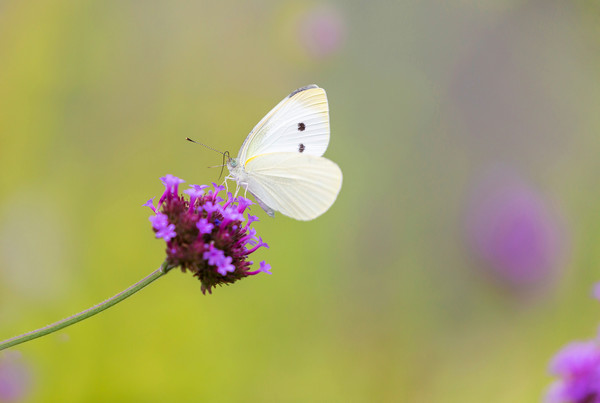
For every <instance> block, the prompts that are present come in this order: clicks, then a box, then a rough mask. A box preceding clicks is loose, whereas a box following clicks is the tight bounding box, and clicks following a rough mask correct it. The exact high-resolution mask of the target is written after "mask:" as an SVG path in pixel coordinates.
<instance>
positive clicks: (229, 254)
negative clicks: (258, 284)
mask: <svg viewBox="0 0 600 403" xmlns="http://www.w3.org/2000/svg"><path fill="white" fill-rule="evenodd" d="M161 180H162V181H163V184H164V185H165V187H166V190H165V192H164V194H163V195H162V196H161V198H160V200H159V202H158V206H156V207H154V205H153V204H152V199H151V200H149V201H148V202H147V203H145V204H144V206H148V207H150V208H151V209H152V211H153V212H154V215H152V216H150V221H151V222H152V228H153V230H154V232H155V234H156V237H157V238H162V239H164V240H165V242H166V244H167V248H166V252H167V263H168V265H169V267H170V268H173V267H177V266H179V267H181V270H182V271H191V272H192V273H193V274H194V276H196V277H197V278H198V279H199V280H200V282H201V283H202V292H203V293H205V292H206V291H208V292H209V293H210V292H211V291H212V288H213V287H215V286H216V285H221V284H231V283H233V282H235V281H237V280H239V279H242V278H244V277H247V276H251V275H255V274H258V273H262V272H266V271H265V270H263V268H264V267H265V262H261V264H260V267H261V269H260V270H256V271H250V265H251V264H252V262H250V261H248V259H247V258H248V256H249V255H250V254H252V253H254V252H255V251H256V250H257V249H258V248H259V247H265V248H268V247H269V246H268V245H267V244H266V243H264V242H263V241H262V238H261V237H256V230H255V229H254V228H250V224H251V222H252V221H256V220H255V219H253V220H251V219H250V217H252V216H251V215H250V214H248V222H247V223H246V225H245V226H244V225H243V223H244V221H245V217H244V214H243V213H244V211H245V210H246V209H247V208H248V207H249V206H250V205H251V204H252V202H251V201H250V200H248V199H246V198H243V197H233V195H231V194H229V195H228V198H227V201H225V203H223V204H221V203H222V202H223V199H222V198H221V197H219V192H221V191H223V190H224V187H223V186H217V185H216V184H214V183H213V187H214V190H211V191H208V192H206V191H205V189H206V188H207V186H205V185H202V186H198V185H191V189H189V190H185V191H184V192H183V193H184V194H187V195H188V196H189V200H186V199H185V197H184V196H183V195H180V194H179V190H178V186H179V185H180V184H181V183H183V180H181V179H179V178H176V177H174V176H172V175H167V176H165V177H163V178H161ZM269 267H270V266H269ZM268 274H271V273H268Z"/></svg>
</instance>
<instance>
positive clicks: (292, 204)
mask: <svg viewBox="0 0 600 403" xmlns="http://www.w3.org/2000/svg"><path fill="white" fill-rule="evenodd" d="M246 174H247V176H246V180H247V181H248V190H249V191H250V192H251V193H252V194H253V195H254V197H255V198H256V199H257V201H258V202H259V204H260V205H261V206H263V205H266V206H268V207H269V210H270V211H271V214H269V215H272V212H273V210H275V211H280V212H281V213H282V214H284V215H287V216H289V217H292V218H295V219H297V220H312V219H313V218H316V217H318V216H320V215H321V214H323V213H324V212H325V211H327V209H329V207H331V205H332V204H333V202H334V201H335V199H336V197H337V195H338V193H339V191H340V189H341V187H342V171H341V170H340V168H339V167H338V166H337V164H335V163H334V162H332V161H330V160H328V159H327V158H323V157H318V156H313V155H304V154H298V153H269V154H261V155H258V156H256V157H255V158H252V159H251V160H249V161H248V163H247V164H246ZM263 208H264V207H263ZM269 210H266V209H265V211H267V213H268V212H269Z"/></svg>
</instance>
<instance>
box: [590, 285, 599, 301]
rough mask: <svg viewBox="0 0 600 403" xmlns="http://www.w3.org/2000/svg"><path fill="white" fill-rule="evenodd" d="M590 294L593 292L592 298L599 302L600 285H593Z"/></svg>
mask: <svg viewBox="0 0 600 403" xmlns="http://www.w3.org/2000/svg"><path fill="white" fill-rule="evenodd" d="M592 292H593V296H594V298H596V299H597V300H600V283H596V284H594V289H593V291H592Z"/></svg>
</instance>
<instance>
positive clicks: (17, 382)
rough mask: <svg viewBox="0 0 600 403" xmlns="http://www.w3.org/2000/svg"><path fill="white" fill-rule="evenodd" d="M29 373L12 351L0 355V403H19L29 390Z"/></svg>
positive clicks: (18, 356)
mask: <svg viewBox="0 0 600 403" xmlns="http://www.w3.org/2000/svg"><path fill="white" fill-rule="evenodd" d="M30 383H31V373H30V371H29V368H28V367H27V365H25V363H24V362H23V361H22V360H21V357H20V354H19V353H17V352H14V351H9V352H5V353H4V354H2V355H0V402H16V401H21V400H23V398H24V397H25V395H26V394H27V392H28V390H29V385H30Z"/></svg>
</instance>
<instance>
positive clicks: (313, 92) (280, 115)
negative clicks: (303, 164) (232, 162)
mask: <svg viewBox="0 0 600 403" xmlns="http://www.w3.org/2000/svg"><path fill="white" fill-rule="evenodd" d="M328 144H329V107H328V104H327V95H326V93H325V90H323V89H322V88H319V87H317V86H316V85H311V86H307V87H303V88H300V89H298V90H296V91H294V92H292V93H291V94H290V95H288V96H287V97H286V98H285V99H284V100H282V101H281V102H280V103H279V104H277V106H275V108H273V109H272V110H271V111H270V112H269V113H268V114H267V115H266V116H265V117H264V118H263V119H262V120H261V121H260V122H259V123H258V124H257V125H256V126H255V127H254V129H253V130H252V132H250V134H249V135H248V138H247V139H246V141H245V142H244V144H243V145H242V147H241V149H240V153H239V156H238V159H239V161H240V163H242V164H246V163H247V162H249V161H250V160H251V159H252V158H254V157H256V156H258V155H260V154H264V153H267V152H268V153H276V152H285V153H288V152H291V153H299V154H305V155H317V156H321V155H323V154H324V153H325V150H326V149H327V145H328Z"/></svg>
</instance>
